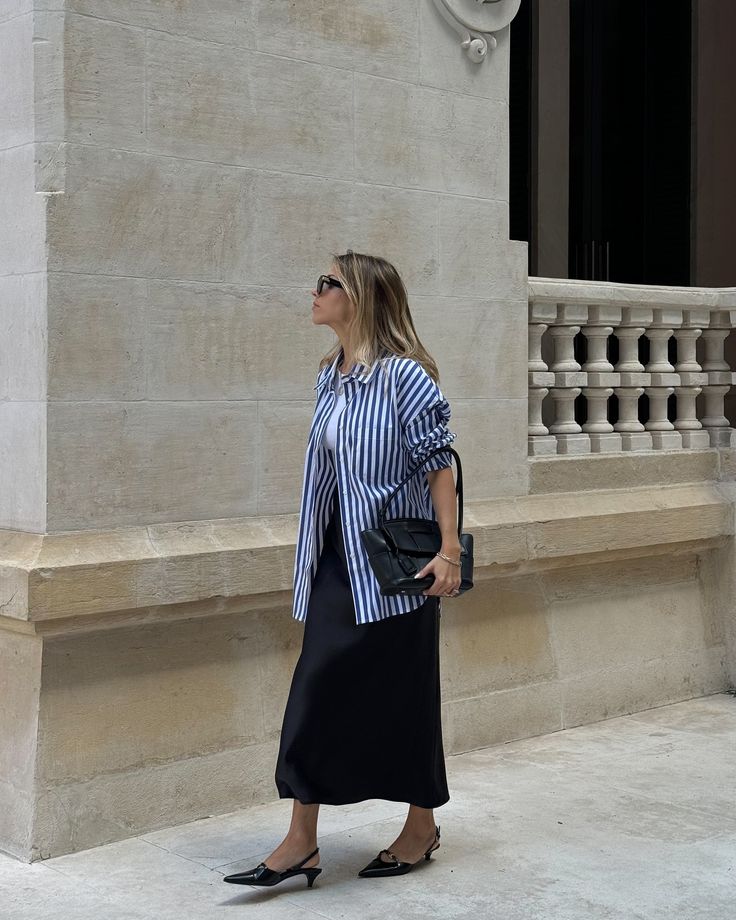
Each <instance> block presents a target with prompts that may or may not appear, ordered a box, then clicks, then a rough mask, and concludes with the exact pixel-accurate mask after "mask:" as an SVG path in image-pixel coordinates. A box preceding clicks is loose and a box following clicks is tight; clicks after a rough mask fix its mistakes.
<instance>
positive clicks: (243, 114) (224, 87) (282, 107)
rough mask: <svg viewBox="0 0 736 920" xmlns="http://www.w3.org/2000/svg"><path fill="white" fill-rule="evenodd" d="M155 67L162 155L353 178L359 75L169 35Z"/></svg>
mask: <svg viewBox="0 0 736 920" xmlns="http://www.w3.org/2000/svg"><path fill="white" fill-rule="evenodd" d="M281 50H282V52H283V50H284V49H283V48H282V49H281ZM146 68H147V69H146V74H147V94H146V99H147V113H148V141H149V148H148V149H149V150H150V151H151V152H152V153H161V154H167V155H169V156H173V157H186V158H189V159H195V160H208V161H215V162H220V163H228V164H239V165H243V166H254V167H264V166H265V167H267V168H268V169H269V170H281V169H283V170H286V171H290V172H298V173H312V174H316V175H324V176H338V177H343V178H348V177H351V176H352V174H353V75H352V73H350V72H349V71H347V70H345V71H343V70H336V69H335V68H328V67H324V66H322V65H320V64H310V63H306V62H304V61H297V60H288V59H285V58H284V57H281V56H279V57H275V56H273V55H270V54H259V53H257V52H254V51H247V50H243V49H241V48H234V47H223V46H222V45H216V44H213V43H211V42H205V41H192V40H191V39H189V38H180V37H176V36H172V35H167V34H164V33H163V32H158V33H156V32H153V33H150V35H149V38H148V45H147V52H146Z"/></svg>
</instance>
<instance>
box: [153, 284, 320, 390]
mask: <svg viewBox="0 0 736 920" xmlns="http://www.w3.org/2000/svg"><path fill="white" fill-rule="evenodd" d="M325 270H327V269H325ZM312 283H313V284H314V283H316V279H314V280H313V282H312ZM313 299H314V298H313V297H312V294H311V293H310V291H309V290H306V289H305V290H295V289H294V288H286V289H284V288H281V287H279V286H271V287H256V286H252V285H246V286H241V285H232V284H213V283H209V282H206V283H198V282H182V281H157V280H150V281H148V282H146V298H145V304H146V309H145V315H144V317H143V318H142V319H143V327H144V328H143V333H144V349H145V365H146V368H147V373H146V394H147V397H148V398H149V399H172V400H174V399H191V400H196V399H215V400H217V399H255V400H261V399H274V400H284V399H286V400H309V401H310V405H311V401H312V400H313V397H314V395H315V394H314V390H313V387H314V382H315V379H316V376H317V366H318V364H319V360H320V358H321V356H322V355H323V354H324V352H325V348H326V343H325V342H324V340H323V338H322V336H323V333H322V330H321V329H320V328H319V327H318V326H316V325H315V324H313V323H312V319H311V316H312V301H313ZM276 329H279V330H290V333H289V334H284V335H274V330H276ZM295 339H298V341H299V348H298V350H297V349H295V347H294V342H295ZM264 343H268V347H264Z"/></svg>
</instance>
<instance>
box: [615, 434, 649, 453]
mask: <svg viewBox="0 0 736 920" xmlns="http://www.w3.org/2000/svg"><path fill="white" fill-rule="evenodd" d="M621 449H622V450H630V451H635V450H651V449H652V436H651V434H650V433H649V432H648V431H622V432H621Z"/></svg>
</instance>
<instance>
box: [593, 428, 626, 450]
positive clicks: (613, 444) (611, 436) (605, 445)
mask: <svg viewBox="0 0 736 920" xmlns="http://www.w3.org/2000/svg"><path fill="white" fill-rule="evenodd" d="M588 437H589V438H590V451H591V453H593V454H610V453H616V452H618V451H620V450H621V435H620V434H617V433H616V432H614V431H611V432H606V433H603V434H594V433H591V434H589V435H588Z"/></svg>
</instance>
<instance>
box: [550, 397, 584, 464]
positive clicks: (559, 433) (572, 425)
mask: <svg viewBox="0 0 736 920" xmlns="http://www.w3.org/2000/svg"><path fill="white" fill-rule="evenodd" d="M580 392H581V388H580V387H553V388H552V389H551V390H550V395H551V396H552V399H553V400H554V407H555V420H554V422H553V423H552V424H551V425H550V426H549V430H550V431H551V432H552V434H554V435H555V437H556V438H557V453H558V454H589V453H590V439H589V438H588V435H587V434H584V433H583V429H582V428H581V427H580V425H578V423H577V422H576V421H575V399H576V397H578V396H579V395H580Z"/></svg>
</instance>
